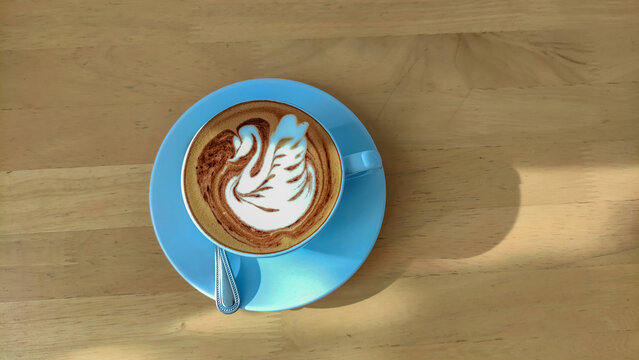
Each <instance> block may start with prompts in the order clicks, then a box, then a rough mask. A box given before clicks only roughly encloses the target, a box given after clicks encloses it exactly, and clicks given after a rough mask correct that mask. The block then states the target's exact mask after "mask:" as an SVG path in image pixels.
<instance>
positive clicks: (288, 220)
mask: <svg viewBox="0 0 639 360" xmlns="http://www.w3.org/2000/svg"><path fill="white" fill-rule="evenodd" d="M266 125H268V123H267V124H266ZM307 128H308V123H302V124H297V118H296V117H295V115H291V114H287V115H285V116H284V117H283V118H282V119H281V120H280V123H279V125H278V126H277V130H275V133H274V134H273V135H272V136H270V138H268V137H267V136H265V134H260V132H259V131H260V130H259V129H258V127H257V126H256V125H253V124H246V125H240V129H239V134H238V135H239V136H235V137H233V145H234V146H235V155H234V156H233V157H232V158H231V159H229V160H228V161H230V162H238V161H239V160H240V159H242V158H244V157H246V156H247V155H248V154H249V153H251V154H253V155H252V156H251V158H250V160H249V162H248V163H247V164H246V165H245V166H244V168H243V169H242V172H241V173H240V174H239V175H237V176H235V177H233V178H231V180H230V181H229V182H228V184H227V185H226V189H225V192H224V195H225V200H226V202H227V204H228V205H229V207H230V208H231V210H232V211H233V212H234V213H235V215H237V217H238V218H239V219H240V220H241V221H242V222H244V223H245V224H247V225H249V226H251V227H253V228H255V229H257V230H262V231H271V230H276V229H281V228H284V227H286V226H289V225H291V224H293V223H294V222H296V221H297V220H299V219H300V218H301V217H302V215H304V213H305V212H306V211H307V210H308V208H309V206H310V205H311V201H312V200H313V197H314V196H315V186H316V185H315V169H313V166H312V164H311V163H310V162H307V161H306V145H307V142H306V138H305V134H306V129H307ZM264 129H265V127H262V131H265V130H264ZM264 138H268V142H267V143H262V139H264ZM255 172H256V174H255ZM253 174H255V175H253Z"/></svg>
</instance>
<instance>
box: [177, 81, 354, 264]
mask: <svg viewBox="0 0 639 360" xmlns="http://www.w3.org/2000/svg"><path fill="white" fill-rule="evenodd" d="M256 80H262V79H253V80H245V81H240V82H237V83H234V84H231V85H227V86H225V87H222V88H220V89H218V90H216V91H214V92H213V93H211V94H209V95H212V94H214V93H216V92H218V91H220V90H223V89H226V88H228V87H230V86H233V85H237V84H243V83H249V82H253V81H256ZM278 80H280V79H278ZM287 81H291V82H294V83H298V84H301V85H305V86H309V87H312V86H310V85H308V84H304V83H300V82H296V81H292V80H287ZM249 85H250V84H249ZM313 88H314V87H313ZM315 89H317V88H315ZM317 90H319V91H322V90H320V89H317ZM209 95H207V96H205V97H204V98H202V99H200V100H199V101H198V102H196V103H195V104H193V105H191V107H189V109H190V108H192V107H193V106H195V105H196V104H197V103H199V102H200V101H202V100H204V99H205V98H206V97H208V96H209ZM253 101H271V102H278V103H282V104H285V105H288V106H292V107H294V108H296V109H299V110H300V111H303V112H304V113H306V114H307V115H308V116H310V117H311V118H312V119H313V120H315V121H316V122H317V123H318V124H319V125H320V126H321V127H322V129H324V131H326V133H327V134H328V135H329V137H330V138H331V141H332V142H333V145H335V149H336V150H337V154H338V160H339V163H340V169H341V175H342V176H341V182H340V186H339V193H338V194H337V199H336V200H335V205H333V208H332V209H331V211H330V213H329V214H328V216H327V217H326V218H325V219H324V221H323V222H322V224H321V225H320V226H319V227H318V228H317V229H316V230H315V231H314V232H313V233H312V234H310V235H309V236H308V237H307V238H306V239H304V240H302V241H300V242H299V243H297V244H295V245H293V246H291V247H289V248H286V249H284V250H281V251H276V252H271V253H250V252H243V251H240V250H237V249H233V248H230V247H228V246H226V245H224V244H222V243H220V242H219V241H217V240H215V239H214V238H213V237H212V236H211V235H209V234H208V233H207V232H206V231H205V230H204V229H203V228H202V226H201V225H200V223H199V222H198V221H197V219H196V218H195V216H194V215H193V213H192V212H191V206H190V205H189V203H188V201H187V199H186V191H185V186H184V178H185V173H186V172H185V170H186V161H187V159H188V156H189V151H190V150H191V147H192V146H193V142H194V141H195V138H196V137H197V135H198V134H199V133H200V131H202V129H203V128H204V127H205V126H206V125H207V124H208V123H209V122H210V121H212V120H213V118H214V117H216V116H217V115H219V114H220V113H222V112H223V111H225V110H227V109H229V108H231V107H233V106H237V105H240V104H244V103H248V102H253ZM187 111H188V109H187ZM185 114H186V112H185ZM343 157H344V155H343V154H342V151H341V150H340V148H339V145H338V144H337V141H335V138H334V137H333V134H332V133H331V131H330V130H329V129H328V128H327V127H326V126H325V125H324V124H323V123H322V121H321V120H320V119H318V118H317V117H315V116H313V115H312V114H311V113H310V112H308V111H307V110H305V109H304V108H302V107H300V106H298V105H294V104H291V103H287V102H285V101H282V100H272V99H268V98H264V97H262V98H255V99H251V100H242V101H238V102H234V103H233V104H232V105H229V106H227V107H226V108H224V109H221V110H220V111H218V112H216V113H215V114H213V115H211V118H210V119H209V120H207V121H206V122H205V123H204V124H202V126H200V128H199V129H198V130H197V131H196V132H195V134H194V135H193V137H192V138H191V141H189V145H188V147H187V148H186V151H185V152H184V159H183V160H182V168H181V171H180V189H181V193H182V202H183V203H184V207H185V208H186V212H187V213H188V214H189V218H190V219H191V222H192V223H193V224H194V225H195V227H196V228H197V229H198V230H199V231H200V233H201V234H202V235H204V236H205V237H206V238H207V239H208V240H209V241H211V242H212V243H213V244H215V245H216V246H219V247H221V248H222V249H224V250H225V251H229V252H231V253H233V254H236V255H239V256H246V257H253V258H267V257H275V256H280V255H284V254H287V253H290V252H292V251H294V250H297V249H300V248H302V247H303V246H304V245H306V244H308V243H309V242H310V241H311V240H313V239H314V238H315V236H316V235H317V234H319V232H320V231H321V230H322V229H323V228H324V227H325V226H326V225H327V224H328V223H329V222H330V220H331V218H332V217H333V215H334V214H335V211H336V209H337V207H338V206H339V204H340V202H341V199H342V193H343V190H344V184H345V182H346V175H345V174H346V172H345V169H344V161H343Z"/></svg>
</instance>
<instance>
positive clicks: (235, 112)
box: [183, 101, 342, 254]
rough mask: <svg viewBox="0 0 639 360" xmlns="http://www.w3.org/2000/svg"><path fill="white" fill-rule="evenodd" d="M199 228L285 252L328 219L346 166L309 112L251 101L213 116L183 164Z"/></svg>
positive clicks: (222, 238) (231, 242) (228, 242)
mask: <svg viewBox="0 0 639 360" xmlns="http://www.w3.org/2000/svg"><path fill="white" fill-rule="evenodd" d="M183 176H184V178H183V188H184V195H185V198H186V203H187V206H188V207H189V211H190V213H191V215H192V217H193V219H194V220H195V221H196V222H197V224H198V225H199V227H200V228H201V229H202V230H203V231H204V232H206V233H207V234H208V235H209V236H210V237H211V238H213V239H215V240H216V241H217V242H219V243H221V244H223V245H225V246H227V247H229V248H231V249H235V250H238V251H241V252H245V253H255V254H268V253H274V252H279V251H283V250H286V249H288V248H290V247H293V246H295V245H297V244H299V243H300V242H302V241H304V240H305V239H306V238H308V237H309V236H311V235H312V234H313V233H314V232H315V231H316V230H317V229H318V228H319V227H320V226H322V224H323V223H324V222H325V221H326V219H327V218H328V217H329V216H330V214H331V212H332V210H333V207H334V206H335V203H336V202H337V198H338V195H339V191H340V188H341V182H342V167H341V164H340V158H339V154H338V152H337V149H336V147H335V144H334V143H333V140H332V139H331V137H330V135H329V134H328V133H327V132H326V130H324V128H323V127H322V126H321V125H320V124H319V123H318V122H317V121H316V120H315V119H313V118H312V117H311V116H309V115H308V114H306V113H305V112H303V111H302V110H300V109H297V108H295V107H293V106H290V105H287V104H283V103H279V102H273V101H250V102H246V103H242V104H238V105H235V106H233V107H230V108H228V109H226V110H224V111H223V112H221V113H220V114H218V115H216V116H215V117H213V118H212V119H211V120H210V121H209V122H208V123H207V124H206V125H204V127H203V128H202V129H201V130H200V131H199V132H198V134H197V135H196V136H195V138H194V139H193V142H192V143H191V147H190V148H189V152H188V154H187V156H186V159H185V162H184V169H183Z"/></svg>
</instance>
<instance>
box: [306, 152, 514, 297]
mask: <svg viewBox="0 0 639 360" xmlns="http://www.w3.org/2000/svg"><path fill="white" fill-rule="evenodd" d="M388 145H390V144H388ZM379 151H380V153H381V155H382V158H383V159H384V168H385V171H386V181H387V205H386V213H385V218H384V223H383V225H382V229H381V232H380V235H379V237H378V239H377V242H376V244H375V246H374V248H373V250H372V251H371V253H370V255H369V257H368V258H367V260H366V261H365V262H364V264H363V265H362V267H361V268H360V269H359V270H358V271H357V272H356V273H355V275H353V277H352V278H351V279H350V280H348V281H347V282H346V283H345V284H344V285H343V286H341V287H340V288H338V289H337V290H336V291H335V292H333V293H331V294H329V295H327V296H326V297H324V298H322V299H320V300H318V301H316V302H314V303H312V304H309V305H307V306H306V307H309V308H333V307H340V306H345V305H349V304H353V303H357V302H359V301H362V300H365V299H367V298H369V297H371V296H373V295H375V294H377V293H379V292H380V291H382V290H384V289H386V288H387V287H388V286H390V285H391V284H392V283H393V282H394V281H395V280H397V279H398V278H399V277H401V276H402V275H404V274H405V272H406V270H407V269H408V268H409V266H410V265H411V263H413V262H414V261H415V260H420V261H428V259H463V258H470V257H473V256H477V255H480V254H483V253H485V252H487V251H489V250H490V249H492V248H493V247H495V246H496V245H497V244H499V243H500V242H501V241H502V240H503V239H504V238H505V237H506V236H507V234H508V233H509V232H510V230H511V229H512V227H513V225H514V223H515V221H516V219H517V215H518V211H519V204H520V178H519V174H518V173H517V171H515V169H513V168H512V166H511V165H510V162H509V161H504V158H503V157H499V158H498V157H497V156H496V155H495V153H494V151H493V152H490V151H486V150H485V149H482V148H466V149H446V150H436V149H423V150H417V151H401V150H398V149H393V148H391V147H390V146H386V147H384V146H380V149H379ZM402 159H403V161H402ZM406 159H419V164H409V165H407V161H406ZM411 165H412V169H411ZM409 275H410V274H409Z"/></svg>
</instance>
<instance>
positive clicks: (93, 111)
mask: <svg viewBox="0 0 639 360" xmlns="http://www.w3.org/2000/svg"><path fill="white" fill-rule="evenodd" d="M0 6H1V9H0V16H1V17H2V22H1V26H2V28H1V30H2V31H1V32H0V34H1V35H0V61H1V63H0V79H1V83H2V87H1V93H0V105H1V106H0V108H1V113H0V114H1V122H0V126H1V127H0V143H1V146H2V147H1V152H0V167H1V169H0V170H2V172H1V173H0V194H1V195H0V358H2V359H22V358H25V359H54V360H56V359H128V360H138V359H210V358H221V359H232V358H250V359H287V358H290V359H329V358H339V359H365V360H371V359H455V358H468V359H474V358H486V359H637V358H639V2H637V1H636V0H619V1H595V0H584V1H572V0H540V1H525V0H497V1H492V2H481V1H475V0H458V1H452V2H451V1H443V0H430V1H424V2H416V1H391V0H379V1H372V0H371V1H339V2H334V1H327V0H320V1H307V3H306V4H302V2H300V1H278V2H275V1H256V2H239V1H231V0H229V1H215V2H210V3H209V2H206V1H201V0H187V1H183V2H166V3H165V2H156V1H151V0H138V1H131V2H128V1H126V2H106V1H95V2H77V1H70V0H55V1H41V0H38V1H29V2H23V1H9V0H7V1H4V2H3V3H2V4H1V5H0ZM253 77H282V78H290V79H295V80H299V81H303V82H306V83H309V84H312V85H314V86H317V87H319V88H322V89H324V90H326V91H328V92H330V93H331V94H333V95H335V96H336V97H337V98H339V99H340V100H342V101H343V102H344V103H345V104H346V105H347V106H349V107H350V108H351V109H352V110H353V111H354V112H355V113H356V114H357V115H358V116H359V117H360V119H361V120H362V122H363V123H364V125H365V126H366V127H367V128H368V129H369V131H370V133H371V135H372V136H373V138H374V139H375V141H376V143H377V144H378V147H379V149H380V152H381V154H382V157H383V160H384V164H385V168H386V177H387V182H388V206H387V211H386V218H385V221H384V226H383V228H382V232H381V234H380V237H379V240H378V241H377V244H376V246H375V248H374V250H373V252H372V253H371V256H370V257H369V259H368V260H367V261H366V263H365V264H364V266H363V267H362V269H361V270H360V271H359V272H358V273H357V274H356V275H355V276H354V277H353V278H352V279H351V280H350V281H349V282H348V283H347V284H346V285H344V286H343V287H342V288H340V289H339V290H337V291H336V292H334V293H333V294H331V295H329V296H328V297H326V298H324V299H322V300H320V301H318V302H316V303H314V304H311V305H309V306H306V307H304V308H302V309H298V310H293V311H284V312H277V313H250V312H245V311H240V312H238V313H237V314H235V315H232V316H224V315H222V314H220V313H218V312H217V310H216V309H215V306H214V304H213V303H212V302H211V300H209V299H208V298H206V297H205V296H204V295H202V294H200V293H199V292H197V291H196V290H194V289H193V288H191V287H190V286H189V285H188V284H187V283H186V282H185V281H184V280H182V278H180V276H179V275H178V274H177V273H176V272H175V270H174V269H173V268H172V267H171V265H170V264H169V262H168V261H167V259H166V258H165V257H164V254H163V253H162V251H161V249H160V247H159V245H158V243H157V241H156V239H155V235H154V233H153V229H152V228H151V223H150V219H149V209H148V200H147V199H148V183H149V174H150V171H151V166H152V162H153V160H154V156H155V153H156V151H157V149H158V147H159V145H160V143H161V141H162V139H163V138H164V136H165V134H166V133H167V131H168V129H169V128H170V127H171V125H172V124H173V123H174V122H175V120H176V119H177V118H178V117H179V116H180V114H182V112H184V111H185V110H186V109H187V108H188V107H189V106H190V105H191V104H193V103H194V102H195V101H196V100H198V99H199V98H201V97H202V96H204V95H205V94H207V93H209V92H211V91H213V90H215V89H217V88H219V87H222V86H224V85H227V84H230V83H233V82H236V81H239V80H244V79H248V78H253Z"/></svg>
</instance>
